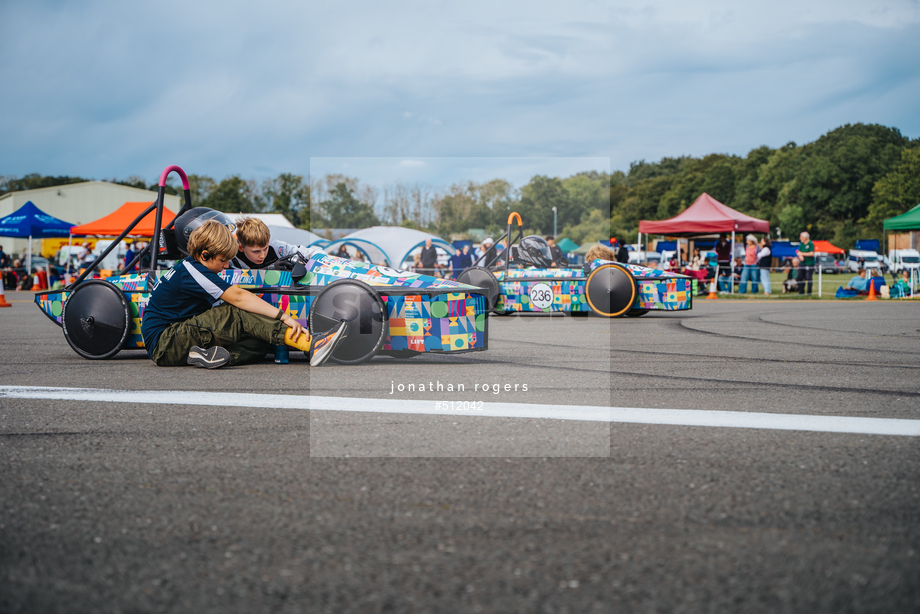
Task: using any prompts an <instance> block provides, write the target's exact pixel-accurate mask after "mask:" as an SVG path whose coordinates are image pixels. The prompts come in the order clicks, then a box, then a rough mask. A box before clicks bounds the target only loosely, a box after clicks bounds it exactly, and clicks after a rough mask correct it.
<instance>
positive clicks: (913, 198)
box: [865, 141, 920, 231]
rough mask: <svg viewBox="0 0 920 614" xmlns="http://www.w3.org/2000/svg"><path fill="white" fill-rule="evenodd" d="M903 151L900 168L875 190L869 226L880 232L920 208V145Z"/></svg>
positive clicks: (889, 174)
mask: <svg viewBox="0 0 920 614" xmlns="http://www.w3.org/2000/svg"><path fill="white" fill-rule="evenodd" d="M912 145H913V146H912V147H910V148H907V149H904V150H902V151H901V162H900V164H898V166H897V168H895V169H894V170H893V171H891V172H889V173H887V174H886V175H885V176H884V177H882V178H881V179H879V180H878V181H877V182H876V184H875V185H874V186H873V188H872V204H871V205H869V213H868V215H867V216H866V220H865V223H866V224H867V225H868V226H869V227H870V228H872V229H873V230H876V231H880V230H881V229H882V222H884V221H885V220H886V219H888V218H890V217H894V216H896V215H901V214H902V213H906V212H907V211H909V210H910V209H912V208H914V207H915V206H917V205H918V204H920V142H917V141H915V142H914V143H913V144H912Z"/></svg>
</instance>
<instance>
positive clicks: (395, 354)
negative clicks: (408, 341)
mask: <svg viewBox="0 0 920 614" xmlns="http://www.w3.org/2000/svg"><path fill="white" fill-rule="evenodd" d="M380 355H381V356H389V357H390V358H398V359H399V360H405V359H407V358H415V357H416V356H421V355H422V352H415V351H413V350H383V351H382V352H380Z"/></svg>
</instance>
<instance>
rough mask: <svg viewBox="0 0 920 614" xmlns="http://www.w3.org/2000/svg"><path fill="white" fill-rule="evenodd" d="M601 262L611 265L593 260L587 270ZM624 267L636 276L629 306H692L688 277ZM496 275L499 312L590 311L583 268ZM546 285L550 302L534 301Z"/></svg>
mask: <svg viewBox="0 0 920 614" xmlns="http://www.w3.org/2000/svg"><path fill="white" fill-rule="evenodd" d="M604 264H610V261H608V260H594V261H593V262H591V265H590V267H589V270H590V271H593V270H594V269H596V268H597V267H599V266H602V265H604ZM621 266H622V265H621ZM626 268H627V269H628V270H629V272H630V273H631V274H632V276H633V277H634V278H635V279H636V286H637V292H636V301H635V303H633V306H632V309H649V310H653V309H654V310H659V311H680V310H685V309H690V308H691V307H692V301H693V296H692V292H691V289H692V286H691V282H692V280H691V279H690V278H689V277H686V276H684V275H679V274H677V273H671V272H670V271H659V270H657V269H649V268H646V267H642V266H638V265H635V264H628V265H626ZM495 277H496V278H497V279H498V282H499V284H498V285H499V295H498V301H497V303H496V305H495V309H496V310H498V311H518V312H543V313H548V312H557V311H570V312H572V311H574V312H578V311H585V312H587V311H591V307H590V306H589V305H588V301H587V299H586V298H585V288H586V283H585V282H586V281H587V277H586V276H585V271H584V269H580V268H579V269H538V268H529V269H509V270H508V271H507V275H506V271H504V270H499V271H495ZM538 286H540V287H539V288H538ZM547 286H548V287H549V289H550V290H552V302H551V303H549V304H546V302H545V301H544V304H543V305H537V304H534V301H533V300H532V299H531V297H532V296H533V295H534V292H535V291H537V294H536V296H537V297H538V299H539V297H541V296H543V293H540V292H539V290H541V289H542V290H545V288H546V287H547ZM538 302H539V301H538Z"/></svg>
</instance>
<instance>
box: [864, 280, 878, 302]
mask: <svg viewBox="0 0 920 614" xmlns="http://www.w3.org/2000/svg"><path fill="white" fill-rule="evenodd" d="M866 300H867V301H877V300H878V298H876V296H875V282H874V281H870V282H869V296H867V297H866Z"/></svg>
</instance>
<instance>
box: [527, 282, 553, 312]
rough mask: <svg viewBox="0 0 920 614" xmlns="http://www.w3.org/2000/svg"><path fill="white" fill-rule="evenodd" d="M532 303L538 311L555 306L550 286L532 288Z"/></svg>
mask: <svg viewBox="0 0 920 614" xmlns="http://www.w3.org/2000/svg"><path fill="white" fill-rule="evenodd" d="M530 302H531V303H533V306H534V307H537V308H538V309H546V308H547V307H549V306H550V305H552V304H553V289H552V288H550V287H549V284H534V285H533V286H531V287H530Z"/></svg>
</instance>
